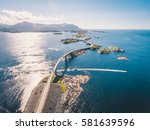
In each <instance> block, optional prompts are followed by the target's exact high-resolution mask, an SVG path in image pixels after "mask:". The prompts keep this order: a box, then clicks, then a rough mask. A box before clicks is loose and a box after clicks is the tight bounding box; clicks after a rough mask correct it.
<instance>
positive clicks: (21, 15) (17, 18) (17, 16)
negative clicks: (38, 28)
mask: <svg viewBox="0 0 150 130" xmlns="http://www.w3.org/2000/svg"><path fill="white" fill-rule="evenodd" d="M64 20H65V17H64V15H61V16H59V17H45V16H42V15H39V16H35V15H33V14H32V13H31V12H29V11H25V10H23V11H13V10H2V15H0V23H4V24H16V23H19V22H23V21H28V22H33V23H43V24H52V23H62V22H64Z"/></svg>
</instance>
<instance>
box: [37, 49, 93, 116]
mask: <svg viewBox="0 0 150 130" xmlns="http://www.w3.org/2000/svg"><path fill="white" fill-rule="evenodd" d="M89 49H91V47H86V48H81V49H75V50H73V51H70V52H68V53H65V54H64V55H63V56H62V57H60V58H59V59H58V61H57V63H56V64H55V66H54V68H53V69H52V71H51V74H50V76H49V78H48V81H47V83H46V85H45V86H44V88H43V90H42V93H41V96H40V98H39V100H38V102H37V106H36V108H35V110H34V112H36V113H41V112H43V111H42V110H43V108H44V106H45V103H46V99H47V97H48V94H49V89H50V88H51V83H52V80H53V77H54V76H55V75H56V72H57V68H58V66H59V64H60V62H61V61H62V60H63V59H65V62H67V61H68V60H69V59H73V58H74V57H75V54H76V53H78V52H81V51H86V50H89Z"/></svg>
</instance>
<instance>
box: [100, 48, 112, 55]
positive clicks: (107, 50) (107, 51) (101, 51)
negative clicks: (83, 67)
mask: <svg viewBox="0 0 150 130" xmlns="http://www.w3.org/2000/svg"><path fill="white" fill-rule="evenodd" d="M99 53H101V54H108V53H110V50H109V49H106V48H105V49H103V50H99Z"/></svg>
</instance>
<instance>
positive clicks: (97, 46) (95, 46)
mask: <svg viewBox="0 0 150 130" xmlns="http://www.w3.org/2000/svg"><path fill="white" fill-rule="evenodd" d="M100 47H101V46H100V45H96V44H92V45H91V49H92V50H96V49H99V48H100Z"/></svg>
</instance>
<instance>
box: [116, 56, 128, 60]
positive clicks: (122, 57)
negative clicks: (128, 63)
mask: <svg viewBox="0 0 150 130" xmlns="http://www.w3.org/2000/svg"><path fill="white" fill-rule="evenodd" d="M117 59H118V60H128V58H127V57H125V56H121V57H118V58H117Z"/></svg>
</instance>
